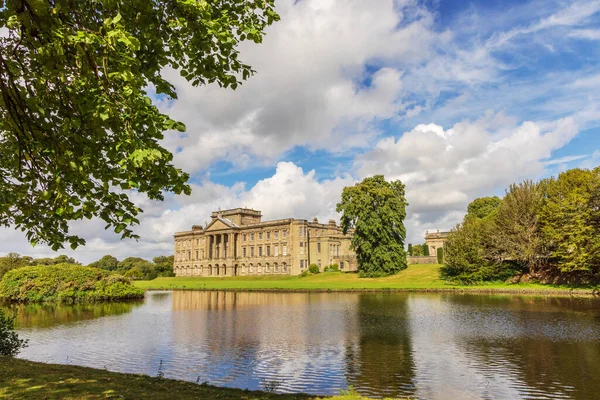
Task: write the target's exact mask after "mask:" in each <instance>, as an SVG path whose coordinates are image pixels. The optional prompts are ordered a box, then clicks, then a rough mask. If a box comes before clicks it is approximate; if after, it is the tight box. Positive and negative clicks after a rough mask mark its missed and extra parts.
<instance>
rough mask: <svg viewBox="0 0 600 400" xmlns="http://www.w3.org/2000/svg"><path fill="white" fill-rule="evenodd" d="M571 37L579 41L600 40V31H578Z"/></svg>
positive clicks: (571, 34)
mask: <svg viewBox="0 0 600 400" xmlns="http://www.w3.org/2000/svg"><path fill="white" fill-rule="evenodd" d="M569 36H571V37H574V38H579V39H588V40H600V29H577V30H574V31H573V32H571V33H570V34H569Z"/></svg>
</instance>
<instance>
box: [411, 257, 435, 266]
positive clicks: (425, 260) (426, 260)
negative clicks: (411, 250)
mask: <svg viewBox="0 0 600 400" xmlns="http://www.w3.org/2000/svg"><path fill="white" fill-rule="evenodd" d="M407 260H408V265H411V264H437V256H429V257H425V256H423V257H411V256H408V257H407Z"/></svg>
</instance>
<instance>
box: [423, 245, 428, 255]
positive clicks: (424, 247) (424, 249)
mask: <svg viewBox="0 0 600 400" xmlns="http://www.w3.org/2000/svg"><path fill="white" fill-rule="evenodd" d="M423 255H424V256H425V257H429V246H428V245H427V243H424V244H423Z"/></svg>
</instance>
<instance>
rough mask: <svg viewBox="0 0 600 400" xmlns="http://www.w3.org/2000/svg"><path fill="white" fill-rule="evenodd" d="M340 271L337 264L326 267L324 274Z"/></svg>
mask: <svg viewBox="0 0 600 400" xmlns="http://www.w3.org/2000/svg"><path fill="white" fill-rule="evenodd" d="M339 270H340V266H339V265H337V264H331V265H328V266H326V267H325V269H324V270H323V272H338V271H339Z"/></svg>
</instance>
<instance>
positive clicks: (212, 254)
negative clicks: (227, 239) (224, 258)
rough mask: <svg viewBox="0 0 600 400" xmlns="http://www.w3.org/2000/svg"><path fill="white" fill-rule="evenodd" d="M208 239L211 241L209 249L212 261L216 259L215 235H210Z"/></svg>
mask: <svg viewBox="0 0 600 400" xmlns="http://www.w3.org/2000/svg"><path fill="white" fill-rule="evenodd" d="M210 239H211V244H210V248H211V253H210V258H211V259H213V260H214V259H215V258H216V257H217V237H216V236H215V235H210Z"/></svg>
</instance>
